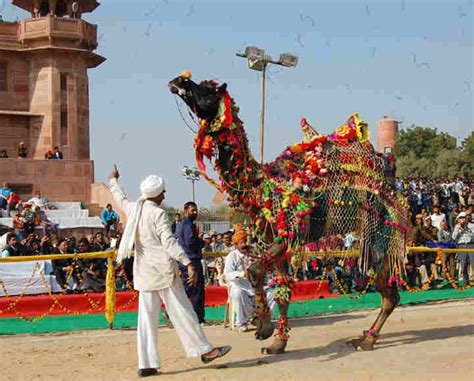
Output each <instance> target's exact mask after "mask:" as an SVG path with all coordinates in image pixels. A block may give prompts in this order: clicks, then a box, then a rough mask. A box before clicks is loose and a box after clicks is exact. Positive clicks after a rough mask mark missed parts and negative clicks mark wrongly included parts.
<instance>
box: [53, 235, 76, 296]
mask: <svg viewBox="0 0 474 381" xmlns="http://www.w3.org/2000/svg"><path fill="white" fill-rule="evenodd" d="M54 254H68V241H67V240H65V239H61V240H60V241H59V244H58V247H57V248H55V249H54ZM73 270H74V267H73V263H72V260H71V259H57V260H54V261H53V274H54V277H55V278H56V281H57V282H58V284H59V285H60V286H61V288H62V289H63V290H64V289H66V288H67V278H68V276H70V275H69V274H70V273H71V272H72V271H73ZM71 275H72V274H71Z"/></svg>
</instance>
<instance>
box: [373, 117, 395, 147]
mask: <svg viewBox="0 0 474 381" xmlns="http://www.w3.org/2000/svg"><path fill="white" fill-rule="evenodd" d="M397 132H398V121H397V120H395V119H389V118H387V117H384V118H383V119H381V120H379V121H378V122H377V151H378V152H381V153H391V152H392V151H393V148H394V147H395V142H396V139H397Z"/></svg>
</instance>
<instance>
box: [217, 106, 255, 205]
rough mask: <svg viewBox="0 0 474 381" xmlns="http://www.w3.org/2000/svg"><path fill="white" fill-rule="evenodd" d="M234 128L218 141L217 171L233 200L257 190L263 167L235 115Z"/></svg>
mask: <svg viewBox="0 0 474 381" xmlns="http://www.w3.org/2000/svg"><path fill="white" fill-rule="evenodd" d="M233 120H234V121H233V123H232V124H233V125H232V128H231V129H229V130H228V132H226V133H224V135H223V136H222V138H221V139H218V141H217V148H218V156H217V157H216V161H215V164H214V166H215V169H216V171H217V172H218V173H219V176H220V180H221V185H222V187H223V188H224V189H226V191H227V193H228V194H229V196H232V198H235V197H239V196H242V195H243V193H245V192H247V191H249V190H251V189H253V188H255V187H256V186H258V185H259V184H260V182H261V169H262V168H261V165H260V164H259V163H257V161H256V160H255V159H254V158H253V156H252V153H251V152H250V148H249V145H248V140H247V135H246V134H245V131H244V129H243V126H242V122H241V121H240V119H238V116H237V115H234V119H233Z"/></svg>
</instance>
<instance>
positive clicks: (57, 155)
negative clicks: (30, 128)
mask: <svg viewBox="0 0 474 381" xmlns="http://www.w3.org/2000/svg"><path fill="white" fill-rule="evenodd" d="M62 158H63V153H62V152H61V151H60V150H59V147H58V146H56V147H54V152H53V159H54V160H62Z"/></svg>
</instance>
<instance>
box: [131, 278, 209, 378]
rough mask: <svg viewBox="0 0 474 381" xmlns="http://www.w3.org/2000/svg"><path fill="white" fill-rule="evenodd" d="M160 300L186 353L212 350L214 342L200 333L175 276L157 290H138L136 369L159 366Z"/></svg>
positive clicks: (193, 353) (189, 354)
mask: <svg viewBox="0 0 474 381" xmlns="http://www.w3.org/2000/svg"><path fill="white" fill-rule="evenodd" d="M161 302H163V303H164V305H165V306H166V310H167V312H168V315H169V318H170V320H171V322H172V323H173V326H174V328H175V330H176V333H177V334H178V336H179V339H180V340H181V344H182V345H183V347H184V350H185V352H186V355H187V356H188V357H197V356H200V355H202V354H204V353H208V352H210V351H212V349H213V348H214V346H213V345H212V344H211V343H210V342H209V341H208V340H207V338H206V336H205V335H204V332H203V330H202V328H201V326H200V325H199V322H198V319H197V316H196V313H195V312H194V310H193V306H192V305H191V302H190V301H189V299H188V298H187V296H186V293H185V292H184V289H183V285H182V284H181V281H180V279H179V278H178V277H176V278H175V280H174V281H173V284H172V286H171V287H168V288H164V289H162V290H159V291H149V292H144V291H141V292H140V295H139V299H138V327H137V349H138V367H139V368H140V369H145V368H159V367H160V360H159V356H158V322H159V317H160V308H161Z"/></svg>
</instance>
